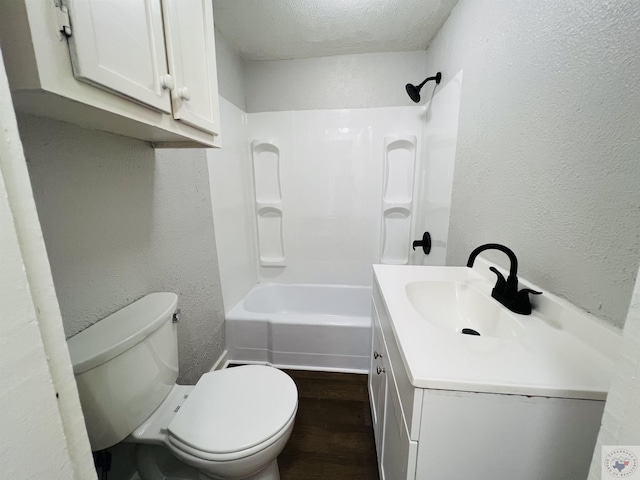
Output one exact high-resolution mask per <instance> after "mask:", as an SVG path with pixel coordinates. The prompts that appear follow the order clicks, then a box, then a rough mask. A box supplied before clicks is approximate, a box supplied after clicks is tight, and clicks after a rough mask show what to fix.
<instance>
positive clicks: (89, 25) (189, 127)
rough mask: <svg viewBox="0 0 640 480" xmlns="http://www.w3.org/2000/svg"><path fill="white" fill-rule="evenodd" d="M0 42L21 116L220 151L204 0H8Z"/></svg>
mask: <svg viewBox="0 0 640 480" xmlns="http://www.w3.org/2000/svg"><path fill="white" fill-rule="evenodd" d="M0 44H1V47H2V52H3V57H4V60H5V64H6V67H7V74H8V77H9V83H10V86H11V90H12V96H13V100H14V105H15V108H16V110H17V111H19V112H24V113H30V114H34V115H39V116H45V117H50V118H54V119H57V120H62V121H66V122H70V123H75V124H78V125H80V126H84V127H89V128H95V129H98V130H104V131H108V132H112V133H116V134H120V135H124V136H128V137H133V138H137V139H140V140H146V141H149V142H152V143H153V144H154V145H155V146H159V147H163V146H166V147H180V146H183V147H203V146H207V147H210V146H220V135H219V134H220V120H219V117H220V115H219V105H218V87H217V73H216V62H215V40H214V23H213V10H212V3H211V0H189V1H181V0H126V1H125V0H101V1H92V0H64V1H63V0H12V1H10V2H3V4H2V5H0Z"/></svg>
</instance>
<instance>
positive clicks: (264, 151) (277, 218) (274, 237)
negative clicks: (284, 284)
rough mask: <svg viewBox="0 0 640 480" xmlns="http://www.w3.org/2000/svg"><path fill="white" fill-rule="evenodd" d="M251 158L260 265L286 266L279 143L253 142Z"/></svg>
mask: <svg viewBox="0 0 640 480" xmlns="http://www.w3.org/2000/svg"><path fill="white" fill-rule="evenodd" d="M251 155H252V159H253V187H254V194H255V199H256V223H257V226H258V253H259V258H260V265H261V266H263V267H283V266H285V265H286V263H285V254H284V235H283V212H282V188H281V183H280V148H279V147H278V141H277V140H254V141H252V142H251Z"/></svg>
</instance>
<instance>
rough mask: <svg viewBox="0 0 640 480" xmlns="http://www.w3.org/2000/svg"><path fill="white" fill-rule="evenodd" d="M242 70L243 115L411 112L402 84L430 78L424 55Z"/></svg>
mask: <svg viewBox="0 0 640 480" xmlns="http://www.w3.org/2000/svg"><path fill="white" fill-rule="evenodd" d="M245 67H246V68H245V71H246V80H245V81H246V86H247V112H248V113H254V112H272V111H281V110H319V109H332V108H371V107H393V106H411V105H415V104H414V103H413V102H412V101H411V100H410V99H409V97H408V95H407V93H406V91H405V89H404V86H405V84H407V83H420V82H421V81H422V80H424V79H425V78H426V77H427V76H431V75H433V74H435V71H433V72H432V71H431V70H430V69H429V68H427V66H426V63H425V52H424V51H415V52H402V53H370V54H361V55H338V56H333V57H320V58H307V59H301V60H280V61H247V62H245ZM426 91H428V92H429V93H430V92H431V90H430V89H429V88H428V87H425V92H426Z"/></svg>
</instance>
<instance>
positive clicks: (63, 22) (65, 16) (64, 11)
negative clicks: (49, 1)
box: [56, 5, 71, 37]
mask: <svg viewBox="0 0 640 480" xmlns="http://www.w3.org/2000/svg"><path fill="white" fill-rule="evenodd" d="M56 17H57V22H58V28H59V30H60V32H61V33H62V34H63V35H64V36H65V37H70V36H71V20H70V19H69V9H68V8H67V7H66V5H60V6H58V8H56Z"/></svg>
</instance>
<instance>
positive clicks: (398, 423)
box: [380, 369, 418, 480]
mask: <svg viewBox="0 0 640 480" xmlns="http://www.w3.org/2000/svg"><path fill="white" fill-rule="evenodd" d="M417 456H418V442H416V441H413V440H411V439H410V438H409V433H408V432H407V428H406V425H405V421H404V417H403V416H402V409H401V408H400V399H399V396H398V392H397V389H396V385H395V382H394V379H393V372H391V371H390V370H389V369H388V372H387V393H386V408H385V412H384V440H383V443H382V459H381V461H380V462H381V466H380V475H381V477H382V478H383V479H387V480H414V479H415V474H416V461H417Z"/></svg>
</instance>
